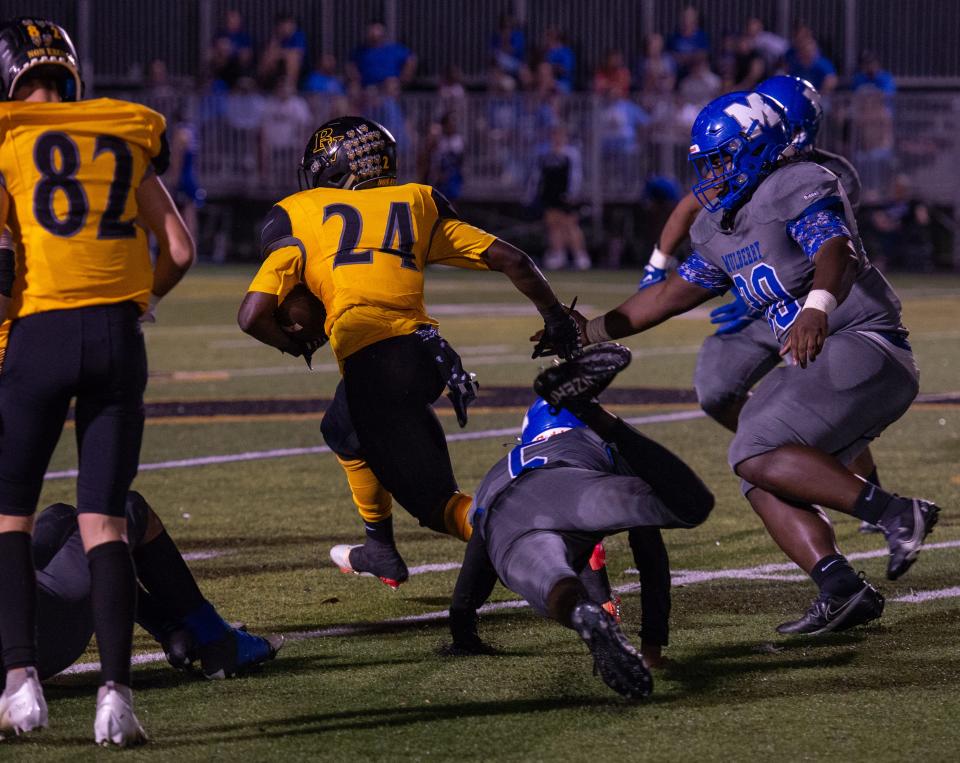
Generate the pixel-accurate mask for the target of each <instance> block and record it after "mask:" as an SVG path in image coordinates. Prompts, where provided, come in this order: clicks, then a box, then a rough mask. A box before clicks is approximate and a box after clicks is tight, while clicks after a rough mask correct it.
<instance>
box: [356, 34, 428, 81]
mask: <svg viewBox="0 0 960 763" xmlns="http://www.w3.org/2000/svg"><path fill="white" fill-rule="evenodd" d="M416 70H417V57H416V56H415V55H414V54H413V53H412V52H411V51H410V50H409V49H408V48H406V47H405V46H403V45H401V44H400V43H398V42H389V41H388V40H387V28H386V26H384V25H383V23H382V22H380V21H373V22H371V23H370V24H367V33H366V38H365V40H364V43H363V44H362V45H359V46H357V47H356V48H354V50H353V52H352V53H351V54H350V62H349V63H348V64H347V78H348V79H350V80H351V81H354V82H358V83H359V84H360V86H361V87H364V88H366V87H370V86H371V85H382V84H383V83H385V82H386V81H387V80H390V79H396V80H399V81H400V83H401V84H404V85H406V84H409V82H410V81H411V80H412V79H413V74H414V72H415V71H416Z"/></svg>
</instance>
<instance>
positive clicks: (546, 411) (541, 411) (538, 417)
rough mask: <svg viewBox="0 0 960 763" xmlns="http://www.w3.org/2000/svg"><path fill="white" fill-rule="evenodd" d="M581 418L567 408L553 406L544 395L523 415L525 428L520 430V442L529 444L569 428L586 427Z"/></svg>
mask: <svg viewBox="0 0 960 763" xmlns="http://www.w3.org/2000/svg"><path fill="white" fill-rule="evenodd" d="M585 426H586V424H584V423H583V422H582V421H580V419H578V418H577V417H576V416H574V415H573V414H572V413H570V411H568V410H567V409H566V408H553V407H552V406H551V405H550V404H549V403H548V402H547V401H546V400H544V399H543V398H542V397H538V398H537V401H536V402H535V403H534V404H533V405H531V406H530V407H529V408H528V409H527V412H526V414H525V415H524V417H523V428H522V429H521V430H520V444H521V445H529V444H530V443H532V442H536V441H537V440H546V439H547V438H548V437H552V436H553V435H555V434H560V432H565V431H567V430H568V429H577V428H578V427H585Z"/></svg>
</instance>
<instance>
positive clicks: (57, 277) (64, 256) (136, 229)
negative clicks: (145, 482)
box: [0, 18, 194, 745]
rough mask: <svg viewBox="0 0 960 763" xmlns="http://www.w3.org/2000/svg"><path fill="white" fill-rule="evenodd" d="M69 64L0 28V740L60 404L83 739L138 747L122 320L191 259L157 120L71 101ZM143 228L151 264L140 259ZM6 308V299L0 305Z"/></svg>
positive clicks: (27, 658)
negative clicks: (73, 517)
mask: <svg viewBox="0 0 960 763" xmlns="http://www.w3.org/2000/svg"><path fill="white" fill-rule="evenodd" d="M82 87H83V83H82V80H81V78H80V72H79V69H78V65H77V54H76V50H75V49H74V47H73V44H72V42H71V41H70V38H69V37H68V35H67V33H66V32H65V31H64V30H63V29H62V28H61V27H59V26H57V25H56V24H54V23H52V22H50V21H44V20H41V19H36V18H19V19H15V20H13V21H11V22H7V23H6V24H3V25H2V26H0V99H2V100H3V101H5V102H2V103H0V173H2V178H3V189H2V190H0V196H2V197H3V198H4V202H5V203H4V204H3V205H0V212H4V213H5V214H4V216H3V218H2V219H0V229H2V228H3V226H4V225H6V226H7V227H9V228H10V231H11V233H12V241H13V248H14V250H15V253H16V269H15V278H14V279H13V283H12V289H11V284H10V283H9V278H3V276H4V274H6V273H7V269H6V267H5V266H2V265H0V294H4V295H7V296H9V297H10V300H9V304H6V305H4V304H3V303H2V302H0V308H3V307H6V308H8V313H7V314H3V315H0V319H3V318H6V317H9V318H10V319H11V321H12V322H11V327H10V335H9V342H8V345H7V348H6V357H5V358H4V367H3V373H2V374H0V419H2V423H3V431H2V435H0V580H3V585H4V590H3V596H2V597H0V641H2V645H3V662H4V667H5V668H6V671H7V672H6V684H5V688H4V692H3V694H2V696H0V735H7V734H10V733H17V734H19V733H21V732H25V731H30V730H32V729H35V728H42V727H43V726H45V725H46V722H47V709H46V704H45V703H44V700H43V694H42V691H41V689H40V685H39V683H38V681H37V672H36V665H37V654H36V645H35V642H34V639H35V624H34V611H35V608H36V579H35V571H34V567H33V560H32V557H31V544H30V533H31V531H32V527H33V514H34V512H35V510H36V506H37V500H38V498H39V495H40V490H41V487H42V483H43V475H44V473H45V472H46V469H47V465H48V464H49V461H50V456H51V454H52V453H53V449H54V447H55V446H56V444H57V441H58V439H59V438H60V433H61V431H62V429H63V424H64V420H65V418H66V415H67V411H68V408H69V405H70V402H71V400H73V399H75V400H76V405H75V421H76V437H77V451H78V455H79V476H78V478H77V511H78V525H79V528H80V534H81V537H82V540H83V546H84V550H85V552H86V556H87V560H88V564H89V567H90V578H91V601H92V604H93V610H94V628H95V631H96V634H97V644H98V648H99V651H100V662H101V680H102V685H101V687H100V690H99V692H98V695H97V711H96V716H95V720H94V738H95V740H96V741H97V742H98V743H102V744H110V743H113V744H119V745H128V744H137V743H139V742H142V741H144V740H145V735H144V733H143V729H142V728H141V727H140V724H139V723H138V721H137V719H136V716H135V715H134V713H133V705H132V696H131V692H130V652H131V642H132V635H133V618H134V608H135V604H136V578H135V575H134V569H133V564H132V562H131V559H130V550H129V548H128V546H127V543H126V540H125V538H126V519H125V515H124V504H125V500H126V495H127V491H128V490H129V488H130V483H131V481H132V480H133V478H134V476H135V475H136V472H137V466H138V461H139V455H140V442H141V439H142V436H143V419H144V413H143V390H144V387H145V385H146V379H147V366H146V353H145V348H144V343H143V333H142V331H141V327H140V323H139V321H140V319H142V318H144V317H145V316H148V315H149V314H150V313H151V311H152V308H153V307H154V306H155V305H156V302H157V300H159V299H160V298H161V297H162V296H164V295H165V294H166V293H167V292H169V291H170V289H172V288H173V287H174V286H175V285H176V284H177V282H178V281H179V280H180V278H181V277H182V276H183V274H184V273H185V272H186V270H187V269H188V268H189V267H190V265H191V264H192V262H193V257H194V250H193V242H192V240H191V239H190V235H189V233H188V232H187V230H186V227H185V226H184V224H183V220H182V219H181V218H180V216H179V214H178V213H177V211H176V208H175V207H174V205H173V203H172V201H171V200H170V196H169V195H168V194H167V192H166V190H165V189H164V187H163V184H162V183H161V182H160V180H159V178H158V177H157V175H159V174H161V173H162V172H163V170H164V168H165V164H166V161H167V151H166V148H165V145H166V144H165V140H164V129H165V124H164V120H163V117H161V116H160V115H159V114H157V113H155V112H153V111H151V110H150V109H147V108H145V107H143V106H139V105H136V104H132V103H125V102H122V101H115V100H109V99H97V100H91V101H78V100H77V99H78V98H79V97H80V95H81V94H82ZM143 225H146V227H148V228H149V229H150V230H151V231H152V232H153V234H154V235H155V236H156V239H157V242H158V244H159V254H158V257H157V262H156V266H154V267H152V266H151V264H150V256H149V252H148V250H147V235H146V233H145V231H144V228H143ZM3 302H6V300H3Z"/></svg>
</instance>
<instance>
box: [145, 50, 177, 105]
mask: <svg viewBox="0 0 960 763" xmlns="http://www.w3.org/2000/svg"><path fill="white" fill-rule="evenodd" d="M146 85H147V86H146V91H147V97H148V98H150V99H151V100H152V101H154V102H156V101H160V100H163V99H167V98H172V97H174V96H176V95H177V89H176V88H175V87H174V86H173V83H172V82H171V81H170V72H169V70H168V69H167V62H166V61H164V60H163V59H162V58H154V59H153V60H152V61H151V62H150V63H149V64H148V65H147V83H146ZM162 110H163V109H161V111H162Z"/></svg>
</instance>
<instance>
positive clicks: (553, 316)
mask: <svg viewBox="0 0 960 763" xmlns="http://www.w3.org/2000/svg"><path fill="white" fill-rule="evenodd" d="M481 257H482V258H483V261H484V263H485V264H486V266H487V267H488V268H490V270H497V271H499V272H501V273H503V274H504V275H505V276H506V277H507V278H509V279H510V281H511V283H513V285H514V286H515V287H516V288H517V290H518V291H519V292H520V293H521V294H523V295H524V296H525V297H526V298H527V299H529V300H530V301H531V302H533V304H534V305H535V306H536V308H537V310H539V311H540V315H541V316H543V322H544V326H545V331H544V333H545V335H546V343H547V344H548V345H549V347H550V350H552V351H553V352H555V353H556V354H557V355H559V356H560V357H561V358H568V357H571V356H572V355H575V354H577V353H578V352H579V351H580V334H579V329H578V326H577V323H576V321H575V320H574V319H573V318H572V317H571V315H570V314H569V311H568V310H567V309H566V308H565V307H564V306H563V305H562V304H561V303H560V300H558V299H557V295H556V294H554V293H553V289H552V288H551V287H550V284H549V283H548V282H547V279H546V278H545V277H544V275H543V273H541V272H540V268H538V267H537V266H536V264H535V263H534V262H533V260H531V259H530V257H529V255H527V254H526V253H525V252H522V251H520V250H519V249H517V248H516V247H515V246H513V245H512V244H508V243H507V242H506V241H503V240H501V239H499V238H498V239H497V240H496V241H494V242H493V243H492V244H491V245H490V246H489V247H488V248H487V250H486V251H485V252H484V253H483V254H482V255H481ZM534 357H536V354H535V355H534Z"/></svg>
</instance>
